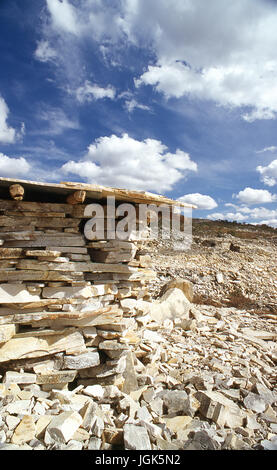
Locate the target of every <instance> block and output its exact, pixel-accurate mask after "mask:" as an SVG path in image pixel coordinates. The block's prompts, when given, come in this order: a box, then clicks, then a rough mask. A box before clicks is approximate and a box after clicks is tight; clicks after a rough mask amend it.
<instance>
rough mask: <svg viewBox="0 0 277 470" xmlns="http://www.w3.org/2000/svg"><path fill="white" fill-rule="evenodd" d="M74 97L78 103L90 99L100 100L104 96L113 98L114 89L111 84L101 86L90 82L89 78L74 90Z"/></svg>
mask: <svg viewBox="0 0 277 470" xmlns="http://www.w3.org/2000/svg"><path fill="white" fill-rule="evenodd" d="M75 93H76V97H77V100H78V101H79V102H80V103H85V102H86V101H87V102H89V101H91V100H93V99H94V100H101V99H104V98H109V99H111V100H113V99H114V98H115V94H116V91H115V89H114V88H113V87H112V86H108V87H107V88H102V87H100V86H98V85H96V84H94V83H91V82H90V81H89V80H86V81H85V84H84V85H83V86H80V87H79V88H77V90H76V92H75Z"/></svg>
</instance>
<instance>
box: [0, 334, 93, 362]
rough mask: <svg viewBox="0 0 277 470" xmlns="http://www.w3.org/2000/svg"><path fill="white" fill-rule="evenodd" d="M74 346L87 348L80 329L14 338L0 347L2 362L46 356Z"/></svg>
mask: <svg viewBox="0 0 277 470" xmlns="http://www.w3.org/2000/svg"><path fill="white" fill-rule="evenodd" d="M73 348H76V350H79V351H80V352H81V351H82V350H84V348H85V343H84V338H83V335H82V334H81V333H80V332H78V331H76V332H74V333H72V332H71V333H68V334H65V333H64V334H60V335H51V336H45V337H43V336H40V337H37V338H36V337H26V338H12V339H10V340H9V341H8V342H7V343H4V345H3V346H1V347H0V363H1V362H5V361H11V360H13V359H20V358H23V357H24V359H26V358H32V357H40V356H46V355H48V354H55V353H57V352H61V351H66V350H72V349H73Z"/></svg>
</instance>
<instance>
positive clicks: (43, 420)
mask: <svg viewBox="0 0 277 470" xmlns="http://www.w3.org/2000/svg"><path fill="white" fill-rule="evenodd" d="M52 418H53V416H51V415H43V416H41V417H40V418H39V419H38V421H37V422H36V437H37V438H38V439H39V438H41V437H43V436H44V433H45V430H46V428H47V426H48V424H49V423H50V422H51V420H52Z"/></svg>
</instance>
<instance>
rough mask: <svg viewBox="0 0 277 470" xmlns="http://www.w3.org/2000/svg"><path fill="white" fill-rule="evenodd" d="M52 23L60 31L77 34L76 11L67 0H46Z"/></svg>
mask: <svg viewBox="0 0 277 470" xmlns="http://www.w3.org/2000/svg"><path fill="white" fill-rule="evenodd" d="M46 2H47V7H48V10H49V12H50V14H51V18H52V21H53V25H54V27H55V28H57V29H58V30H60V31H61V32H68V33H72V34H76V35H77V34H78V32H79V28H78V20H77V11H76V10H75V8H74V6H73V5H72V4H70V3H69V2H68V0H63V1H62V2H60V0H46Z"/></svg>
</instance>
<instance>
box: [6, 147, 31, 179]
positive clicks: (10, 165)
mask: <svg viewBox="0 0 277 470" xmlns="http://www.w3.org/2000/svg"><path fill="white" fill-rule="evenodd" d="M29 170H30V165H29V163H28V162H27V160H25V158H23V157H20V158H12V157H8V156H7V155H4V154H3V153H1V152H0V176H2V177H4V178H13V177H20V176H25V177H26V176H27V175H28V172H29Z"/></svg>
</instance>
